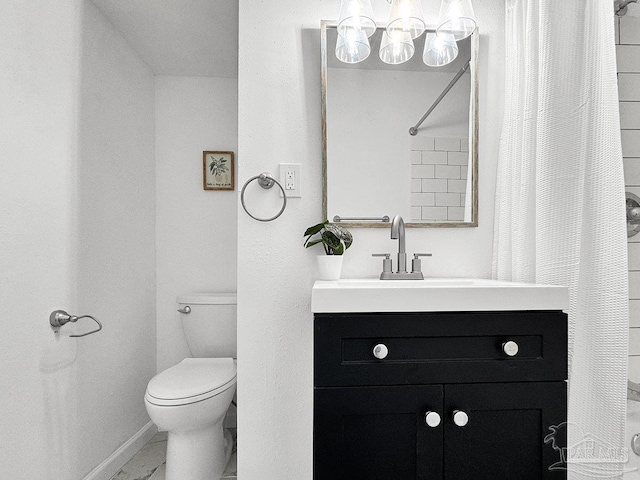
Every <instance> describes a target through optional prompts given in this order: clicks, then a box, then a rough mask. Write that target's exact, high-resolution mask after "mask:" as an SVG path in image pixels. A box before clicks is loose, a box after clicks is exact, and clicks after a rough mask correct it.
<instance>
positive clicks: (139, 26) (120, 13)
mask: <svg viewBox="0 0 640 480" xmlns="http://www.w3.org/2000/svg"><path fill="white" fill-rule="evenodd" d="M92 1H93V3H94V4H95V5H96V6H97V7H98V8H99V9H100V11H101V12H102V13H103V14H104V15H105V16H106V17H107V19H108V20H109V21H110V22H111V23H112V24H113V25H114V27H115V28H116V30H118V31H119V32H120V33H121V34H122V36H123V37H124V38H125V39H126V40H127V42H129V44H130V45H131V47H132V48H133V49H134V50H135V51H136V52H137V53H138V54H139V55H140V57H141V58H142V59H143V60H144V61H145V62H146V63H147V64H148V65H149V67H151V69H152V70H153V72H154V73H155V74H156V75H194V76H207V77H228V78H237V77H238V1H237V0H92Z"/></svg>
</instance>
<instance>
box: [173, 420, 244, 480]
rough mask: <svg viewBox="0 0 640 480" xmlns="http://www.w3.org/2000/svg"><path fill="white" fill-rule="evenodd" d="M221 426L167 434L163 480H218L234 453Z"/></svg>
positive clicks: (229, 434) (219, 424)
mask: <svg viewBox="0 0 640 480" xmlns="http://www.w3.org/2000/svg"><path fill="white" fill-rule="evenodd" d="M223 423H224V422H223V420H221V421H220V422H218V423H215V424H211V425H208V426H205V427H204V428H200V429H198V430H189V431H176V432H171V431H170V432H169V433H168V436H167V468H166V474H165V480H185V479H189V480H219V478H220V476H221V475H222V473H223V472H224V467H225V465H226V464H227V462H228V461H229V457H231V452H232V450H233V438H232V436H231V433H230V432H229V431H228V430H224V429H223ZM223 430H224V432H223Z"/></svg>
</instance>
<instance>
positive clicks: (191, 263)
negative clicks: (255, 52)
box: [155, 76, 243, 371]
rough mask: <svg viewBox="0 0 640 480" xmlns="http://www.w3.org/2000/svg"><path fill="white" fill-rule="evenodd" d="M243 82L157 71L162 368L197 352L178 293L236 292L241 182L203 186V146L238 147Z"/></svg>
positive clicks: (158, 281) (157, 256) (160, 349)
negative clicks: (229, 188)
mask: <svg viewBox="0 0 640 480" xmlns="http://www.w3.org/2000/svg"><path fill="white" fill-rule="evenodd" d="M237 86H238V81H237V79H235V78H213V77H178V76H158V77H156V100H155V101H156V159H157V163H156V185H157V188H156V201H157V223H156V238H157V240H156V241H157V255H156V258H157V312H158V320H157V323H158V339H157V342H158V361H157V368H158V371H161V370H164V369H165V368H168V367H170V366H172V365H175V364H176V363H178V362H179V361H181V360H182V359H183V358H185V357H189V356H190V353H189V350H188V347H187V344H186V341H185V339H184V334H183V332H182V326H181V324H180V319H179V314H178V313H177V312H176V303H175V302H176V296H177V295H179V294H182V293H188V292H192V291H213V290H215V291H221V292H231V291H235V290H236V245H237V242H236V234H237V203H238V202H237V199H238V186H237V185H236V189H235V190H234V191H205V190H203V188H202V152H203V151H204V150H224V151H228V150H231V151H234V152H237V145H238V117H237V112H238V107H237V105H238V94H237ZM238 161H239V162H242V161H243V159H242V158H240V159H238V158H237V156H236V162H238ZM236 183H237V182H236Z"/></svg>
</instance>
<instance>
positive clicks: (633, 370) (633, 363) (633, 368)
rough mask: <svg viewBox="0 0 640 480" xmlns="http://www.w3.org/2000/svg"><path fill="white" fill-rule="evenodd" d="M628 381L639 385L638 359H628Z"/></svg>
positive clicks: (639, 362)
mask: <svg viewBox="0 0 640 480" xmlns="http://www.w3.org/2000/svg"><path fill="white" fill-rule="evenodd" d="M629 380H631V381H632V382H635V383H640V357H629Z"/></svg>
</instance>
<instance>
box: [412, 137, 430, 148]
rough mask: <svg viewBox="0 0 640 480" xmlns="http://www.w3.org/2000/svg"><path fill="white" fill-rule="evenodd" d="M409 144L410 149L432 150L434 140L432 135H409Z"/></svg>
mask: <svg viewBox="0 0 640 480" xmlns="http://www.w3.org/2000/svg"><path fill="white" fill-rule="evenodd" d="M409 142H410V144H411V150H433V144H434V140H433V137H421V136H419V135H418V136H415V137H411V140H410V141H409Z"/></svg>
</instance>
